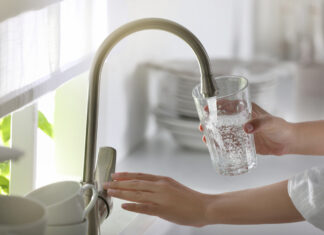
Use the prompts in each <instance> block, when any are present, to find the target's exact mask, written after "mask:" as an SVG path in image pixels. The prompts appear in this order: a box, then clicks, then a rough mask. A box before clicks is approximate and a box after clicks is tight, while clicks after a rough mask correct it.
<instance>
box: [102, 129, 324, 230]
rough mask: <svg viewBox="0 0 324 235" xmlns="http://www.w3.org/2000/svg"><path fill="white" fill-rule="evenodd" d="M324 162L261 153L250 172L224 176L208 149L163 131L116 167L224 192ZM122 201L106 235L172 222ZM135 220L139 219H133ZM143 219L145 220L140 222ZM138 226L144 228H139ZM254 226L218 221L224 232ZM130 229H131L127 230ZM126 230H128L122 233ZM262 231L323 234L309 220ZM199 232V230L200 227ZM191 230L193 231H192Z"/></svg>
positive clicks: (117, 202)
mask: <svg viewBox="0 0 324 235" xmlns="http://www.w3.org/2000/svg"><path fill="white" fill-rule="evenodd" d="M323 164H324V159H323V157H320V156H298V155H288V156H284V157H277V156H258V165H257V167H256V168H255V169H253V170H252V171H251V172H250V173H247V174H243V175H241V176H234V177H228V176H220V175H218V174H217V173H216V172H215V171H214V170H213V168H212V166H211V160H210V158H209V154H208V153H204V152H194V151H192V150H184V149H182V148H180V147H179V146H177V145H176V144H175V143H174V142H173V141H172V139H171V137H170V136H168V135H166V133H161V135H159V136H157V137H156V138H154V139H151V140H147V141H146V142H145V143H144V144H143V145H141V146H140V147H139V148H138V149H137V150H135V151H134V152H133V153H132V154H131V155H129V156H127V157H126V158H125V159H123V160H122V161H121V162H119V163H118V165H117V168H116V171H132V172H144V173H152V174H158V175H166V176H169V177H172V178H174V179H175V180H177V181H179V182H181V183H182V184H184V185H186V186H189V187H191V188H193V189H195V190H198V191H200V192H204V193H221V192H228V191H234V190H240V189H245V188H251V187H258V186H262V185H266V184H271V183H275V182H278V181H281V180H285V179H288V178H289V177H291V176H293V175H294V174H296V173H298V172H301V171H303V170H305V169H308V168H311V167H314V166H321V165H323ZM121 203H122V200H116V199H114V209H113V212H112V215H111V216H110V217H109V218H108V219H107V221H105V222H104V224H103V225H102V234H103V235H112V234H113V235H114V234H125V235H127V234H132V235H137V234H147V233H144V232H143V231H145V230H143V228H142V227H143V226H144V227H145V226H147V223H149V224H154V226H158V225H157V224H156V223H158V224H160V225H161V226H162V227H165V223H168V222H164V221H158V220H154V221H153V220H152V219H150V218H148V217H147V216H140V217H139V218H140V219H139V218H136V214H135V213H131V212H127V211H124V210H123V209H121V208H120V205H121ZM132 221H135V222H133V223H131V222H132ZM130 223H131V224H130ZM140 223H143V224H142V225H140ZM129 224H130V225H129ZM127 225H129V227H132V229H130V228H129V227H128V228H127ZM134 226H135V227H136V229H135V227H134ZM138 226H139V227H140V228H141V229H138ZM141 226H142V227H141ZM261 226H262V225H261ZM175 227H179V229H180V227H183V228H182V229H184V230H186V229H187V230H188V229H189V228H187V227H184V226H177V225H175ZM207 227H210V226H207ZM238 227H239V228H238ZM254 227H258V228H260V225H259V226H233V227H231V226H228V225H217V230H218V231H223V232H224V233H221V234H238V233H236V232H238V231H240V234H242V232H243V231H244V230H246V232H247V233H248V234H254V233H253V232H252V233H251V229H252V231H256V232H258V231H259V230H255V228H254ZM204 229H210V228H201V229H200V232H203V231H204ZM224 229H225V230H224ZM129 230H130V231H131V233H129V232H127V231H129ZM136 230H138V231H136ZM196 230H197V229H192V228H190V231H191V232H194V231H196ZM123 231H124V233H122V232H123ZM225 231H227V233H225ZM235 231H236V232H235ZM262 231H264V232H263V233H262V234H276V233H275V231H281V232H282V233H281V234H322V232H321V231H320V230H318V229H316V228H315V227H313V226H312V225H310V224H308V223H307V222H302V223H298V224H284V225H264V230H263V227H262ZM267 231H268V232H267ZM187 232H188V231H187ZM196 233H197V234H199V229H198V230H197V231H196ZM196 233H193V234H196ZM161 234H162V233H161ZM179 234H182V233H180V232H179ZM183 234H186V233H183ZM187 234H191V233H189V232H188V233H187ZM205 234H208V233H205ZM255 234H258V233H255Z"/></svg>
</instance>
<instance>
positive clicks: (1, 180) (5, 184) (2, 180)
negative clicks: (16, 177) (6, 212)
mask: <svg viewBox="0 0 324 235" xmlns="http://www.w3.org/2000/svg"><path fill="white" fill-rule="evenodd" d="M0 187H1V189H2V190H3V191H4V192H5V193H7V194H8V193H9V180H8V179H7V178H6V177H4V176H2V175H0Z"/></svg>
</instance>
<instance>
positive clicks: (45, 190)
mask: <svg viewBox="0 0 324 235" xmlns="http://www.w3.org/2000/svg"><path fill="white" fill-rule="evenodd" d="M87 189H91V190H92V198H91V200H90V202H89V204H88V205H87V206H85V203H84V198H83V195H84V193H85V192H86V191H87ZM26 197H27V198H30V199H34V200H36V201H39V202H41V203H43V204H44V205H45V207H46V209H47V213H48V225H67V224H77V223H81V222H82V221H84V219H85V218H86V216H87V215H88V213H89V212H90V210H91V209H92V208H93V207H94V206H95V204H96V201H97V198H98V192H97V190H96V188H95V186H94V185H92V184H85V185H83V186H81V184H80V183H78V182H75V181H62V182H58V183H54V184H50V185H46V186H44V187H42V188H39V189H36V190H34V191H32V192H30V193H28V194H27V195H26Z"/></svg>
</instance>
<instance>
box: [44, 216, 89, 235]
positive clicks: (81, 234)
mask: <svg viewBox="0 0 324 235" xmlns="http://www.w3.org/2000/svg"><path fill="white" fill-rule="evenodd" d="M87 232H88V220H86V219H85V220H84V221H83V222H82V223H78V224H68V225H49V226H47V229H46V233H45V235H86V234H87Z"/></svg>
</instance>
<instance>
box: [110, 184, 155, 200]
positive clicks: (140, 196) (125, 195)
mask: <svg viewBox="0 0 324 235" xmlns="http://www.w3.org/2000/svg"><path fill="white" fill-rule="evenodd" d="M107 193H108V195H110V196H112V197H116V198H120V199H123V200H127V201H131V202H140V203H146V202H154V203H156V202H155V197H154V194H153V193H151V192H143V191H126V190H119V189H110V188H109V189H108V190H107Z"/></svg>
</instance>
